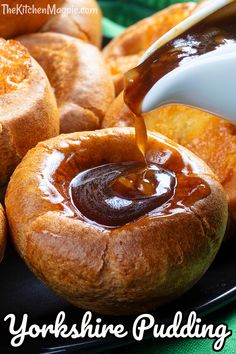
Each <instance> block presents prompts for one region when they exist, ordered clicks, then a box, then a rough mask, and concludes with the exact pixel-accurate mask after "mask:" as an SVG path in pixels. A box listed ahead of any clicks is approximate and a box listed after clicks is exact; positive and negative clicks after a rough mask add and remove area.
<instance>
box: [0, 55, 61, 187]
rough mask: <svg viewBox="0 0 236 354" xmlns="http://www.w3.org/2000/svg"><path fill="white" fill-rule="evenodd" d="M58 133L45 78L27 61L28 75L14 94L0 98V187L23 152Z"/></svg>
mask: <svg viewBox="0 0 236 354" xmlns="http://www.w3.org/2000/svg"><path fill="white" fill-rule="evenodd" d="M58 133H59V116H58V109H57V104H56V100H55V97H54V94H53V92H52V89H51V86H50V84H49V82H48V79H47V77H46V75H45V73H44V71H43V70H42V68H41V67H40V66H39V65H38V63H37V62H36V61H35V60H34V59H33V58H31V64H30V69H29V74H28V76H27V78H26V79H25V80H24V81H23V82H22V83H21V84H20V85H19V86H18V88H17V90H16V91H13V92H10V93H8V94H5V95H0V186H3V185H4V184H5V183H7V181H8V179H9V177H10V175H11V173H12V172H13V170H14V168H15V167H16V165H17V164H18V163H19V162H20V160H21V159H22V157H23V156H24V155H25V154H26V152H27V151H28V150H29V149H31V148H32V147H34V146H35V145H36V144H37V143H38V142H39V141H42V140H46V139H48V138H50V137H53V136H56V135H58Z"/></svg>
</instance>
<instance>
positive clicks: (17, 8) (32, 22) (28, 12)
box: [0, 0, 63, 38]
mask: <svg viewBox="0 0 236 354" xmlns="http://www.w3.org/2000/svg"><path fill="white" fill-rule="evenodd" d="M62 2H63V1H62V0H50V1H46V0H26V1H24V2H22V1H19V0H11V1H8V2H5V3H4V2H1V8H0V37H3V38H13V37H15V36H19V35H20V34H24V33H32V32H36V31H38V30H39V29H40V27H42V26H43V25H44V24H45V23H46V21H47V20H48V19H49V18H50V16H51V14H50V11H49V10H48V9H47V7H48V6H50V7H52V8H53V6H60V5H61V4H62ZM32 12H33V13H32Z"/></svg>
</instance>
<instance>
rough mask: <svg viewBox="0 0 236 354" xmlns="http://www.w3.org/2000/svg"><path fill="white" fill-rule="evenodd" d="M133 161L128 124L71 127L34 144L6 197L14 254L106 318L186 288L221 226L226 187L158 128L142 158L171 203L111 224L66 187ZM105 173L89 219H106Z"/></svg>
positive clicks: (211, 251) (213, 249)
mask: <svg viewBox="0 0 236 354" xmlns="http://www.w3.org/2000/svg"><path fill="white" fill-rule="evenodd" d="M139 160H140V153H139V151H138V149H137V146H136V142H135V135H134V129H132V128H131V129H128V128H126V129H119V128H116V129H106V130H98V131H93V132H82V133H74V134H68V135H61V136H59V137H56V138H53V139H50V140H48V141H46V142H42V143H39V144H38V145H37V147H36V148H34V149H32V150H31V151H30V152H29V153H28V154H27V156H26V158H25V159H24V160H23V161H22V163H21V164H20V165H19V166H18V167H17V169H16V171H15V172H14V174H13V176H12V178H11V181H10V183H9V186H8V189H7V195H6V201H5V202H6V210H7V216H8V220H9V225H10V229H11V235H12V238H13V241H14V244H15V246H16V248H17V250H18V251H19V253H20V254H21V256H22V257H23V259H24V260H25V261H26V263H27V264H28V266H29V267H30V269H31V270H32V271H33V272H34V273H35V274H36V275H37V276H38V277H39V278H40V279H41V280H42V281H43V282H45V283H46V284H47V285H48V286H50V287H51V288H52V289H53V290H55V291H56V292H57V293H58V294H60V295H61V296H63V297H64V298H66V299H67V300H68V301H70V302H71V303H73V304H74V305H76V306H79V307H81V308H84V309H90V310H93V311H96V312H98V313H104V314H112V315H121V314H122V315H123V314H125V315H126V314H132V313H137V312H145V311H149V310H151V309H154V308H156V307H158V306H159V305H161V304H163V303H167V302H169V301H171V300H173V299H175V298H177V297H178V296H180V295H181V294H183V293H184V292H185V291H187V290H188V289H189V288H190V287H192V286H193V285H194V284H195V283H196V282H197V281H198V279H199V278H200V277H201V276H202V275H203V273H204V272H205V271H206V270H207V268H208V267H209V265H210V264H211V262H212V260H213V259H214V257H215V255H216V253H217V251H218V249H219V246H220V244H221V241H222V239H223V235H224V231H225V227H226V222H227V203H226V198H225V194H224V191H223V188H222V187H221V185H220V184H219V183H218V181H217V179H216V177H215V176H214V174H213V173H212V171H211V170H210V169H209V167H208V166H207V165H206V164H205V163H204V162H202V161H201V160H200V159H198V158H197V157H196V156H195V155H193V154H192V153H191V152H190V151H188V150H187V149H185V148H183V147H181V146H179V145H177V144H175V143H173V142H172V141H171V140H169V139H167V138H165V137H164V136H162V135H160V134H150V135H149V142H148V150H147V161H148V163H152V164H155V166H159V167H158V168H160V171H161V170H162V172H161V173H164V172H163V171H165V173H166V174H167V173H168V175H169V176H170V175H171V176H172V177H171V178H172V179H173V181H174V184H172V187H171V189H170V190H171V195H170V196H169V197H168V198H169V199H168V202H166V203H164V204H163V203H162V204H161V205H159V206H158V207H157V208H156V207H154V208H153V209H152V210H149V212H148V213H144V214H143V215H141V216H139V217H137V218H134V220H132V221H130V222H127V223H125V224H123V225H122V226H116V227H108V226H104V225H101V224H98V223H97V222H93V221H92V220H89V219H88V218H87V217H84V216H83V215H82V214H81V212H80V210H78V209H77V207H76V206H75V200H76V199H74V196H73V190H72V185H73V182H72V181H74V179H75V178H77V176H81V174H82V175H84V174H83V172H86V171H87V170H88V169H89V171H91V170H90V169H91V168H95V169H96V168H97V167H98V169H100V168H101V169H104V168H106V167H107V166H108V165H109V166H110V167H111V171H110V173H113V172H114V171H115V169H116V166H117V164H118V165H120V164H123V163H125V164H128V162H129V161H139ZM104 166H105V167H104ZM110 167H109V168H110ZM96 171H97V170H96ZM100 172H101V171H100ZM89 176H90V177H89V181H91V178H92V175H91V174H89ZM109 176H110V175H109V174H101V175H100V177H101V183H100V182H99V181H98V190H96V189H92V191H93V192H94V193H93V192H92V194H91V195H90V196H91V198H92V199H94V198H95V203H93V200H92V203H91V205H90V206H91V208H92V210H91V211H93V214H94V215H95V217H96V216H97V214H99V215H100V216H101V214H104V215H103V216H105V217H106V216H107V217H108V216H109V215H111V214H109V213H107V210H105V211H104V210H103V209H102V208H101V204H100V203H101V201H102V199H103V195H102V193H100V191H101V189H100V188H102V186H103V184H104V183H105V184H106V183H107V181H108V177H109ZM165 181H166V179H164V183H165ZM162 182H163V181H162ZM162 182H161V183H162ZM86 183H87V182H86ZM109 183H110V182H109ZM112 183H113V182H112ZM112 185H113V184H112ZM110 187H111V186H110ZM16 191H17V193H16ZM95 195H96V197H94V196H95ZM90 196H89V194H87V193H85V200H84V201H85V203H86V202H87V201H88V202H89V199H90ZM76 198H77V197H76ZM80 198H82V194H80V193H79V194H78V199H77V201H81V203H82V206H83V200H82V199H81V200H80ZM86 198H87V200H86ZM120 200H121V199H119V198H118V199H115V205H117V206H118V209H119V201H120ZM116 201H117V203H118V204H116ZM132 202H133V201H132V198H131V203H132ZM99 206H100V208H99ZM106 208H108V209H109V203H108V204H107V206H106ZM120 212H122V210H121V209H119V212H118V215H119V213H120ZM126 216H127V215H126Z"/></svg>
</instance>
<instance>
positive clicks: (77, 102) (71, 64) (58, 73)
mask: <svg viewBox="0 0 236 354" xmlns="http://www.w3.org/2000/svg"><path fill="white" fill-rule="evenodd" d="M18 39H19V40H20V42H21V43H23V44H24V45H25V46H26V47H27V48H28V49H29V51H30V53H31V55H32V56H33V57H34V58H35V59H36V60H37V61H38V62H39V64H40V65H41V66H42V67H43V69H44V70H45V72H46V74H47V76H48V78H49V81H50V83H51V85H52V87H53V88H54V91H55V95H56V99H57V103H58V107H59V113H60V127H61V132H62V133H70V132H74V131H82V130H93V129H96V128H99V127H100V124H101V119H102V118H103V116H104V115H105V112H106V111H107V109H108V106H109V105H110V103H111V102H112V100H113V98H114V86H113V82H112V79H111V77H110V75H109V71H108V70H107V67H106V64H105V62H104V60H103V58H102V55H101V53H100V52H99V50H98V49H97V48H96V47H94V46H93V45H91V44H88V43H85V42H84V41H82V40H80V39H77V38H73V37H70V36H66V35H63V34H60V33H37V34H31V35H26V36H21V37H19V38H18Z"/></svg>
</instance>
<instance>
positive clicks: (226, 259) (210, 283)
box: [0, 241, 236, 353]
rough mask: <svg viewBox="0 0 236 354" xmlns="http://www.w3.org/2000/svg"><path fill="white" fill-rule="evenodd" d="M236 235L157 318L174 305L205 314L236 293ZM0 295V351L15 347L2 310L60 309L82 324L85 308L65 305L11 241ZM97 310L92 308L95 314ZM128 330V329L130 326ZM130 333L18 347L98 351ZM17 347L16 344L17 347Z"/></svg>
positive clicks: (48, 318)
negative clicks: (24, 259)
mask: <svg viewBox="0 0 236 354" xmlns="http://www.w3.org/2000/svg"><path fill="white" fill-rule="evenodd" d="M235 246H236V241H227V242H226V243H225V244H224V245H223V246H222V248H221V250H220V252H219V254H218V256H217V259H216V260H215V262H214V263H213V264H212V266H211V267H210V269H209V270H208V271H207V273H206V274H205V276H204V277H203V278H202V279H201V280H200V281H199V283H198V284H197V285H196V286H195V287H194V288H193V289H192V290H190V291H189V292H188V293H187V294H185V295H184V296H183V297H182V298H181V299H179V300H178V301H175V302H174V303H172V304H171V305H168V306H166V307H163V308H161V309H159V310H157V311H156V312H155V313H153V315H154V316H155V317H156V318H158V322H159V323H168V322H170V320H171V319H172V318H173V315H174V314H175V312H176V311H178V310H182V311H183V313H184V315H186V316H187V315H188V313H189V311H190V310H196V311H197V313H198V315H200V316H204V315H206V314H207V313H209V312H212V311H214V310H216V309H218V308H219V307H222V306H224V305H226V304H228V303H229V302H231V301H233V300H234V299H236V257H235V251H234V250H235ZM0 279H1V297H0V314H1V321H0V338H1V341H0V353H8V352H15V350H14V351H13V349H12V348H11V347H10V339H11V336H10V335H9V332H8V323H6V322H4V321H3V319H4V317H5V315H7V314H9V313H14V314H15V315H16V318H17V319H18V322H19V324H20V323H21V320H22V315H23V314H24V313H27V314H28V315H29V319H30V321H31V323H37V324H42V323H48V324H49V323H54V322H55V318H56V316H57V314H58V312H59V311H61V310H63V311H65V313H66V322H65V323H66V324H67V325H68V326H69V325H70V324H72V323H78V324H80V320H81V318H82V316H83V314H84V312H83V311H81V310H79V309H77V308H75V307H73V306H71V305H69V304H68V303H66V302H65V301H63V300H61V299H60V298H58V297H57V296H56V295H54V294H53V293H52V292H51V291H50V290H48V289H47V288H46V287H45V286H44V285H43V284H42V283H41V282H40V281H39V280H37V279H36V278H35V277H34V275H33V274H32V273H31V272H30V271H29V270H28V269H27V267H26V266H25V264H24V263H23V261H22V260H21V259H20V257H19V256H18V255H17V254H16V253H15V251H14V249H13V247H12V246H11V245H8V248H7V252H6V256H5V258H4V260H3V263H2V264H1V267H0ZM97 317H99V316H97V315H95V314H94V318H97ZM102 320H103V321H104V322H105V323H106V324H109V323H124V325H125V327H126V328H127V329H129V328H130V329H131V328H132V324H133V321H134V317H123V318H121V317H119V318H117V317H116V318H114V317H102ZM129 332H130V331H129ZM132 341H133V339H132V337H129V336H127V337H125V338H124V339H122V340H118V339H116V338H115V337H112V336H110V337H107V338H105V339H93V340H92V339H79V340H74V341H73V340H61V339H60V340H58V339H55V338H54V337H53V336H50V335H48V336H47V337H46V338H45V339H43V340H42V339H41V340H39V339H30V340H27V341H25V343H24V345H23V347H21V350H20V352H23V353H46V352H50V353H51V352H53V353H59V352H60V353H61V352H64V353H65V352H68V353H69V352H70V353H71V352H75V351H76V352H85V350H86V353H88V352H89V353H97V352H99V351H104V350H105V349H110V348H114V347H117V346H119V345H124V344H128V343H130V342H132ZM16 352H19V350H16Z"/></svg>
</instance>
